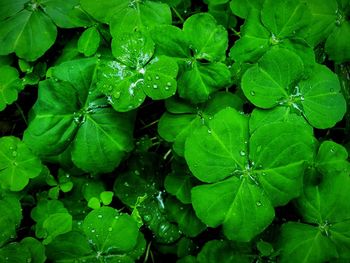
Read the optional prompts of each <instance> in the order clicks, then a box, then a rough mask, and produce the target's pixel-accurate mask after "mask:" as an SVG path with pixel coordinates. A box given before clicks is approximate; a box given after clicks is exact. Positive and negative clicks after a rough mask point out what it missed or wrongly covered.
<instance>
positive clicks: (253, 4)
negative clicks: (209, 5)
mask: <svg viewBox="0 0 350 263" xmlns="http://www.w3.org/2000/svg"><path fill="white" fill-rule="evenodd" d="M263 3H264V0H243V1H239V2H238V1H231V2H230V7H231V10H232V12H233V13H234V14H235V15H237V16H239V17H241V18H248V16H249V14H250V13H251V12H256V11H259V10H261V9H262V6H263Z"/></svg>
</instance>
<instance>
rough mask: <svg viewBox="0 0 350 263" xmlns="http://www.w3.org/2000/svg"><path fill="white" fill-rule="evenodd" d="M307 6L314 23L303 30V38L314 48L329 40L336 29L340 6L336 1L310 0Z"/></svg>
mask: <svg viewBox="0 0 350 263" xmlns="http://www.w3.org/2000/svg"><path fill="white" fill-rule="evenodd" d="M307 5H308V7H309V9H310V12H311V15H312V21H311V22H310V23H309V24H308V25H307V27H305V28H304V29H302V32H301V34H300V35H301V36H303V38H305V39H306V41H307V42H308V43H309V44H311V45H312V46H316V45H317V44H319V43H320V42H321V41H324V40H326V39H327V37H328V36H329V34H330V33H331V32H332V31H333V30H334V28H335V26H336V25H335V21H336V19H337V8H338V4H337V1H336V0H330V1H318V0H308V1H307Z"/></svg>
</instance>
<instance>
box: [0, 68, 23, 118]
mask: <svg viewBox="0 0 350 263" xmlns="http://www.w3.org/2000/svg"><path fill="white" fill-rule="evenodd" d="M21 89H22V84H21V82H20V80H19V76H18V72H17V70H16V69H15V68H13V67H10V66H7V65H5V66H1V67H0V111H2V110H3V109H5V107H6V105H7V104H11V103H13V102H14V101H15V100H17V95H18V92H19V91H20V90H21Z"/></svg>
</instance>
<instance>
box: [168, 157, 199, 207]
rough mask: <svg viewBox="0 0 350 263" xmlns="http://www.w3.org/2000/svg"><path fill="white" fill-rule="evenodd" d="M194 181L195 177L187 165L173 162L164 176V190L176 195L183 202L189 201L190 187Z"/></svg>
mask: <svg viewBox="0 0 350 263" xmlns="http://www.w3.org/2000/svg"><path fill="white" fill-rule="evenodd" d="M195 183H196V179H195V178H194V177H193V176H192V175H191V173H190V171H189V170H188V168H187V166H186V165H185V164H182V163H178V162H174V163H173V170H172V172H171V173H170V174H168V175H167V176H166V177H165V180H164V187H165V190H166V191H167V192H168V193H169V194H171V195H174V196H176V198H177V199H178V200H180V201H181V202H182V203H183V204H190V203H191V188H192V187H193V186H194V184H195Z"/></svg>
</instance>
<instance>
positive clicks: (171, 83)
mask: <svg viewBox="0 0 350 263" xmlns="http://www.w3.org/2000/svg"><path fill="white" fill-rule="evenodd" d="M120 38H121V40H122V42H119V41H116V40H115V38H114V39H113V41H112V53H113V55H114V57H115V58H116V60H106V61H103V62H102V64H101V67H100V68H99V70H98V72H97V79H98V87H99V89H100V90H101V91H102V92H103V93H104V94H106V95H107V96H108V98H109V99H108V101H109V103H110V104H111V105H112V106H113V108H114V109H115V110H117V111H121V112H125V111H130V110H132V109H135V108H137V107H139V106H140V105H141V104H142V103H143V101H144V100H145V98H146V95H147V96H149V97H150V98H152V99H154V100H160V99H166V98H169V97H171V96H172V95H174V94H175V92H176V86H177V83H176V80H175V78H176V76H177V72H178V66H177V64H176V62H175V61H174V60H173V59H172V58H170V57H166V56H154V43H153V41H152V39H151V38H149V37H147V36H146V35H144V34H142V33H140V32H135V33H130V34H126V33H125V34H122V35H121V36H120ZM119 40H120V39H119Z"/></svg>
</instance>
